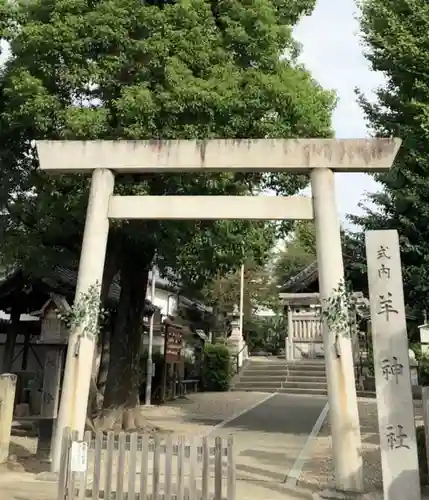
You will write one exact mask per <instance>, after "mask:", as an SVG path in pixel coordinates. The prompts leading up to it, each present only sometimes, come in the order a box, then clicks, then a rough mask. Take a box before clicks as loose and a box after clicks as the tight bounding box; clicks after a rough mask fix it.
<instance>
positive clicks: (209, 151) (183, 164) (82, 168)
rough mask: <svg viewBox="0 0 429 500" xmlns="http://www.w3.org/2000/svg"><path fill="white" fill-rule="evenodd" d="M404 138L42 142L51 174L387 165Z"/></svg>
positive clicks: (342, 168)
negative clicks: (95, 170)
mask: <svg viewBox="0 0 429 500" xmlns="http://www.w3.org/2000/svg"><path fill="white" fill-rule="evenodd" d="M400 144H401V140H400V139H378V138H377V139H234V140H233V139H231V140H230V139H213V140H206V141H196V140H174V141H122V140H120V141H37V151H38V155H39V160H40V168H41V169H42V170H45V171H49V172H52V173H67V172H68V173H73V172H74V173H90V172H92V171H93V170H94V169H96V168H107V169H111V170H114V171H116V172H122V173H138V172H177V173H182V172H186V171H197V172H206V171H207V172H209V171H212V172H214V171H218V172H221V171H241V172H245V171H248V172H251V171H260V172H264V171H265V172H275V171H290V172H297V173H306V172H308V171H310V170H312V169H315V168H320V167H328V168H330V169H332V170H334V171H338V172H381V171H384V170H388V169H389V168H390V167H391V165H392V163H393V160H394V159H395V156H396V153H397V152H398V149H399V146H400Z"/></svg>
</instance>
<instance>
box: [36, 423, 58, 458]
mask: <svg viewBox="0 0 429 500" xmlns="http://www.w3.org/2000/svg"><path fill="white" fill-rule="evenodd" d="M54 424H55V419H53V418H42V419H40V420H39V422H38V426H39V432H38V440H37V451H36V456H37V458H38V459H39V460H42V461H43V462H51V460H52V441H53V440H52V437H53V434H54Z"/></svg>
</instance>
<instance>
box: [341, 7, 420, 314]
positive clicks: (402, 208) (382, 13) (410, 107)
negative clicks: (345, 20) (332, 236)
mask: <svg viewBox="0 0 429 500" xmlns="http://www.w3.org/2000/svg"><path fill="white" fill-rule="evenodd" d="M360 25H361V30H362V37H363V41H364V46H365V54H366V57H367V59H368V61H369V63H370V64H371V68H372V69H373V70H374V71H379V72H382V73H383V75H384V77H385V83H384V84H383V85H382V86H381V87H379V88H378V89H377V91H376V100H375V102H369V101H368V100H367V99H366V98H365V97H364V96H362V95H360V102H361V106H362V108H363V110H364V112H365V115H366V118H367V120H368V123H369V125H370V126H371V129H372V131H373V133H374V135H376V136H383V137H386V136H388V137H391V136H395V137H400V138H401V139H402V140H403V143H402V147H401V149H400V151H399V154H398V157H397V160H396V162H395V164H394V166H393V168H392V170H391V171H390V172H389V173H388V174H382V175H381V174H380V175H377V176H375V177H376V180H377V181H378V182H379V183H380V185H381V190H380V191H379V192H377V193H374V194H372V195H371V196H370V201H371V202H372V204H373V208H368V207H367V208H366V210H365V214H364V215H363V216H361V217H351V219H352V221H353V222H355V223H356V224H358V225H359V226H360V227H361V228H362V229H364V230H368V229H397V230H398V232H399V235H400V242H401V252H402V264H403V277H404V291H405V297H406V302H407V304H408V306H409V307H411V308H412V309H414V310H415V311H418V310H420V311H421V310H422V309H427V304H428V298H429V266H428V263H429V202H428V200H429V182H428V178H429V141H428V139H429V126H428V123H429V122H428V117H429V70H428V68H429V65H428V64H429V52H428V50H427V48H428V46H429V4H428V2H426V1H425V0H401V1H397V0H364V1H363V2H361V16H360ZM357 240H359V237H358V238H357ZM360 240H361V242H360V243H361V247H362V237H361V238H360ZM361 253H362V251H361Z"/></svg>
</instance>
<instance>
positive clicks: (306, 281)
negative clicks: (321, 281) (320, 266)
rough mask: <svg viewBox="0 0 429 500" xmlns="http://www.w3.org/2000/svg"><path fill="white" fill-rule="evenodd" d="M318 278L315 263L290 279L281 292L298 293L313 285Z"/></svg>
mask: <svg viewBox="0 0 429 500" xmlns="http://www.w3.org/2000/svg"><path fill="white" fill-rule="evenodd" d="M318 276H319V273H318V270H317V261H316V260H315V261H314V262H312V263H311V264H310V265H309V266H307V267H305V268H304V269H303V270H302V271H300V272H299V273H298V274H297V275H295V276H293V277H292V278H290V279H289V280H288V281H287V282H286V283H285V284H284V285H283V286H282V292H299V291H300V290H303V289H305V288H307V287H308V286H309V285H311V284H312V283H314V282H315V281H316V280H317V278H318Z"/></svg>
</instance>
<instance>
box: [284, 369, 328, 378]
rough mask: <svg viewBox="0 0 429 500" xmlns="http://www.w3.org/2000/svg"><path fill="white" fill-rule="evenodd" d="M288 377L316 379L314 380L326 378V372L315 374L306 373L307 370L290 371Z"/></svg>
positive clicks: (313, 372)
mask: <svg viewBox="0 0 429 500" xmlns="http://www.w3.org/2000/svg"><path fill="white" fill-rule="evenodd" d="M287 375H288V377H314V378H326V372H324V371H323V372H322V371H320V372H315V371H305V370H289V371H288V372H287Z"/></svg>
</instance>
